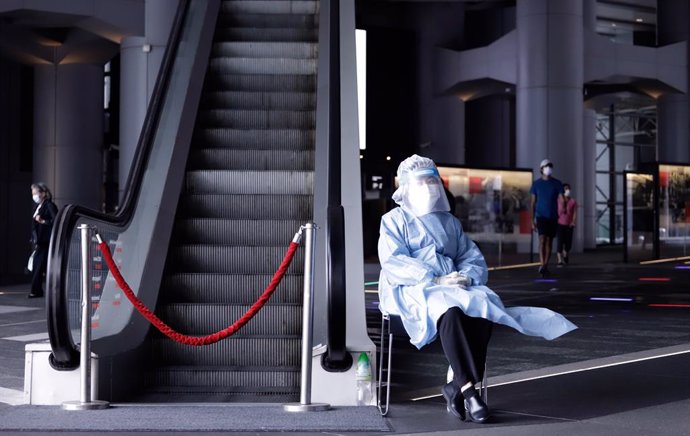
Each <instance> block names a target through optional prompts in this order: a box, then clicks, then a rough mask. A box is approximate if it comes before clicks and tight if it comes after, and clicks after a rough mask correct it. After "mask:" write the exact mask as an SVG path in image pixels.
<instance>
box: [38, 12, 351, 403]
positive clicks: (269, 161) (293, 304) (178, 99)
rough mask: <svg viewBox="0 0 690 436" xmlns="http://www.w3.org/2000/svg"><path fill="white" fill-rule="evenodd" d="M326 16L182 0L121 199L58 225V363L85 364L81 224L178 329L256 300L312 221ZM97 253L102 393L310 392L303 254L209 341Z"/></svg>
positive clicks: (224, 395)
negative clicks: (198, 339)
mask: <svg viewBox="0 0 690 436" xmlns="http://www.w3.org/2000/svg"><path fill="white" fill-rule="evenodd" d="M318 23H319V2H318V1H292V0H270V1H249V0H244V1H241V0H224V1H218V0H210V1H206V0H181V2H180V6H179V10H178V13H177V16H176V20H175V25H174V29H173V31H172V34H171V38H170V44H169V47H168V49H167V52H166V55H165V58H164V61H163V65H162V67H161V73H160V75H159V79H158V83H157V84H156V90H155V91H154V96H153V98H152V102H151V104H150V107H149V111H148V113H147V118H146V120H145V123H144V127H143V131H142V136H141V139H140V142H139V145H138V148H137V155H136V156H135V160H134V163H133V169H132V172H131V174H130V179H129V182H128V185H127V187H126V189H125V198H124V200H123V206H122V208H121V210H120V211H119V212H118V214H117V215H114V216H110V215H103V214H100V213H98V212H95V211H90V210H86V209H83V208H81V207H79V206H72V205H70V206H67V207H65V208H64V209H62V210H61V211H60V215H59V217H58V219H57V221H56V225H55V228H54V232H53V235H52V241H51V249H50V255H49V257H50V263H49V271H48V307H49V311H48V313H49V331H50V339H51V346H52V349H53V353H52V356H51V364H52V365H53V367H54V368H56V369H71V368H74V367H75V366H76V365H77V364H78V333H77V331H78V326H79V324H80V322H81V320H80V319H79V312H80V311H79V310H78V305H79V287H78V283H79V279H78V277H79V275H78V274H79V273H78V272H79V260H78V244H79V241H78V233H79V232H77V231H75V228H76V227H77V226H78V225H80V224H88V225H92V226H95V227H97V228H98V230H99V232H100V233H101V234H102V235H103V237H104V240H105V241H106V242H107V243H108V244H109V245H110V247H111V250H112V251H113V253H114V257H115V260H116V262H117V263H118V265H119V266H120V269H121V271H122V273H123V275H124V277H125V278H126V279H127V280H128V281H129V283H130V285H131V286H132V288H133V289H134V290H135V292H137V293H138V297H139V298H140V299H141V300H142V301H143V302H144V303H145V304H146V305H147V306H149V307H155V308H156V310H155V311H156V313H157V315H158V316H159V317H160V318H161V319H163V320H164V321H165V322H166V323H168V324H169V325H170V326H171V327H173V328H174V329H176V330H178V331H181V332H184V333H186V334H189V335H206V334H209V333H212V332H214V331H217V330H220V329H222V328H224V327H226V326H227V325H230V324H232V323H233V322H234V321H235V320H237V319H238V318H240V317H241V316H242V314H244V312H245V311H246V310H247V309H248V308H249V306H250V305H251V304H253V303H254V302H255V300H256V299H257V297H258V296H259V295H260V294H261V292H262V291H263V289H264V288H265V287H266V285H267V284H268V283H269V281H270V279H271V276H272V274H273V273H274V272H275V270H276V268H277V266H278V265H279V264H280V261H281V260H282V257H283V254H284V252H285V249H286V247H287V245H288V243H289V242H290V240H291V239H292V236H293V235H294V233H295V231H296V230H298V228H299V226H300V225H301V224H304V223H305V222H307V221H310V220H312V219H313V217H314V195H313V193H314V179H315V173H314V169H315V160H316V156H315V142H316V141H315V137H316V134H315V129H316V118H317V116H316V99H317V97H316V93H317V75H316V73H317V63H318V56H317V54H318V47H319V44H318V38H319V30H318ZM92 245H94V244H93V243H92ZM93 258H94V268H93V270H92V271H91V275H92V278H93V282H94V283H96V284H95V288H94V292H95V294H94V299H95V300H94V301H96V302H95V303H94V304H93V320H94V321H93V322H92V325H93V326H94V332H93V345H92V347H93V351H94V352H96V353H97V354H98V355H99V360H100V363H99V365H101V369H100V370H99V372H100V373H102V374H107V377H103V378H104V380H106V381H101V382H100V383H99V387H100V390H101V392H102V393H101V397H105V398H110V399H111V400H115V401H131V400H136V401H152V402H166V401H179V402H220V401H234V402H286V401H295V400H297V399H298V398H299V382H300V375H299V365H300V361H299V360H300V356H299V352H300V343H301V339H300V335H301V325H302V307H301V300H302V295H301V292H302V284H303V276H302V271H303V262H304V258H303V255H302V252H301V250H299V251H298V252H297V255H296V256H295V259H294V261H293V263H292V266H291V267H290V269H289V270H288V273H287V275H286V276H285V278H284V279H283V282H282V284H281V285H280V286H279V288H278V290H277V291H276V293H275V295H274V296H273V297H272V299H271V300H270V301H269V303H268V304H267V305H266V307H264V309H263V310H262V311H260V312H259V313H258V315H257V316H256V317H255V318H254V319H253V320H252V321H251V322H250V323H249V324H247V325H246V326H245V327H244V328H243V329H241V330H240V331H239V332H238V333H237V334H236V335H234V336H233V337H231V338H229V339H227V340H224V341H221V342H219V343H216V344H214V345H210V346H206V347H190V346H187V345H181V344H177V343H175V342H173V341H171V340H169V339H168V338H165V337H164V336H163V335H161V334H160V333H158V332H157V331H155V329H149V328H148V326H147V325H146V323H145V322H144V321H143V320H142V319H141V317H139V316H138V314H136V313H134V312H133V311H132V309H131V307H130V306H129V303H126V302H125V301H124V300H123V298H122V294H121V292H120V291H119V290H118V289H117V287H116V285H115V283H114V281H113V280H112V277H111V276H110V275H109V274H108V273H107V271H106V270H105V267H104V264H103V263H102V259H100V257H99V256H98V255H97V253H95V252H94V253H93ZM341 310H344V309H341ZM343 335H344V333H343ZM343 343H344V341H343ZM141 368H143V370H141Z"/></svg>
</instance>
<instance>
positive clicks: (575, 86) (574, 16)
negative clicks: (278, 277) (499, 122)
mask: <svg viewBox="0 0 690 436" xmlns="http://www.w3.org/2000/svg"><path fill="white" fill-rule="evenodd" d="M582 15H583V12H582V0H518V2H517V18H516V21H517V51H518V53H517V62H518V84H517V109H516V111H517V113H516V136H517V147H516V164H517V166H518V167H525V168H534V169H535V170H534V176H535V178H536V177H538V175H539V169H538V166H539V162H540V161H541V160H542V159H543V158H549V159H551V161H552V162H553V163H554V176H555V177H556V178H558V179H560V180H561V181H563V182H568V183H570V184H571V185H572V186H573V188H574V192H583V191H584V187H583V186H584V185H583V153H582V117H583V112H582V110H583V104H582V83H583V80H584V40H583V38H584V26H583V17H582ZM592 165H593V163H592Z"/></svg>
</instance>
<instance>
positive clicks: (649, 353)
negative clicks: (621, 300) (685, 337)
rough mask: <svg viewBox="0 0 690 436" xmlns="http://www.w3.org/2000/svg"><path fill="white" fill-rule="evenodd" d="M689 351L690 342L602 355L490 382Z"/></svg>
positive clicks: (496, 383) (508, 381)
mask: <svg viewBox="0 0 690 436" xmlns="http://www.w3.org/2000/svg"><path fill="white" fill-rule="evenodd" d="M687 353H690V343H684V344H679V345H672V346H669V347H663V348H655V349H650V350H643V351H636V352H632V353H625V354H618V355H614V356H608V357H600V358H596V359H589V360H583V361H580V362H573V363H566V364H562V365H555V366H549V367H544V368H539V369H535V370H527V371H522V372H518V373H513V374H507V375H503V376H498V377H489V380H488V384H489V387H492V386H501V385H506V384H512V383H519V382H524V381H531V380H536V379H540V378H546V377H557V376H561V375H568V374H573V373H577V372H584V371H592V370H597V369H605V368H610V367H612V366H619V365H627V364H631V363H637V362H643V361H645V360H651V359H656V358H665V357H673V356H677V355H681V354H687Z"/></svg>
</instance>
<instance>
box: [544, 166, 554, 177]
mask: <svg viewBox="0 0 690 436" xmlns="http://www.w3.org/2000/svg"><path fill="white" fill-rule="evenodd" d="M551 173H553V168H551V167H544V175H545V176H550V175H551Z"/></svg>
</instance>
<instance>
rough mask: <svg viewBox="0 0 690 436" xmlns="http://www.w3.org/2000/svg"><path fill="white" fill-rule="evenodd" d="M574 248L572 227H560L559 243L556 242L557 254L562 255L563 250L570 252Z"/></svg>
mask: <svg viewBox="0 0 690 436" xmlns="http://www.w3.org/2000/svg"><path fill="white" fill-rule="evenodd" d="M572 246H573V228H572V227H570V226H563V225H561V224H559V225H558V242H556V252H558V253H562V252H563V250H565V251H568V252H569V251H570V248H571V247H572Z"/></svg>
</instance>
